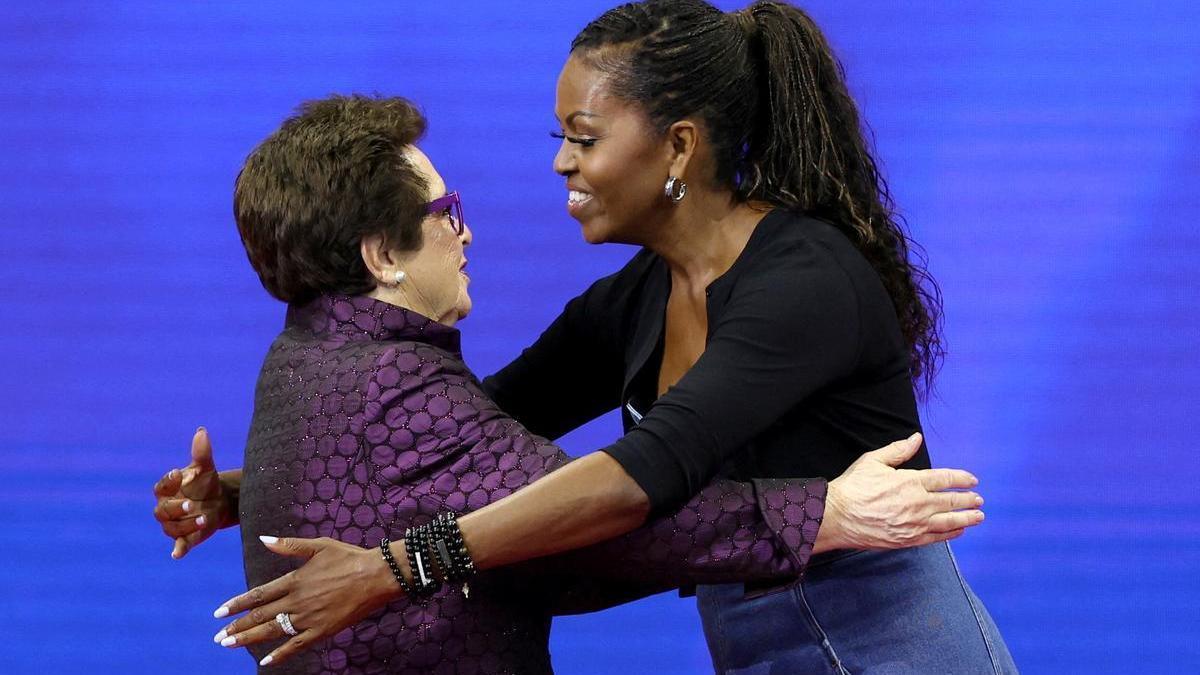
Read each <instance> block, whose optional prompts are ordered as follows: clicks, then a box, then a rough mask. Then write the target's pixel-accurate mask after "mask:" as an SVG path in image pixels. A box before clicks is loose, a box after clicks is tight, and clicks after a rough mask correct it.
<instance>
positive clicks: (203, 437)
mask: <svg viewBox="0 0 1200 675" xmlns="http://www.w3.org/2000/svg"><path fill="white" fill-rule="evenodd" d="M192 465H193V466H196V467H198V468H199V469H200V470H201V471H215V470H216V468H217V467H216V465H215V464H213V457H212V443H211V442H210V441H209V440H208V430H207V429H205V428H204V427H200V428H199V429H196V433H195V434H194V435H193V436H192Z"/></svg>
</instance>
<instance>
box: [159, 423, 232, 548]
mask: <svg viewBox="0 0 1200 675" xmlns="http://www.w3.org/2000/svg"><path fill="white" fill-rule="evenodd" d="M191 460H192V461H191V463H189V464H188V465H187V466H185V467H183V468H182V469H172V470H170V471H168V472H167V474H166V475H165V476H163V477H162V478H161V479H160V480H159V481H158V482H157V483H156V484H155V485H154V496H155V498H157V500H158V501H157V503H156V504H155V505H154V518H155V519H156V520H158V522H159V523H160V524H161V525H162V531H163V534H165V535H167V536H168V537H171V538H172V539H174V540H175V546H174V549H173V550H172V551H171V557H172V558H176V559H178V558H182V557H183V556H185V555H187V552H188V551H190V550H192V549H193V548H195V547H196V546H197V545H198V544H200V542H202V541H204V540H205V539H208V538H209V537H210V536H212V533H213V532H216V531H217V530H218V529H220V528H222V527H225V526H226V525H228V524H230V523H231V522H233V521H234V520H236V515H235V514H233V513H232V512H231V511H232V509H231V508H230V504H229V500H228V499H227V498H226V495H224V494H223V490H222V487H221V480H220V476H219V475H218V473H217V467H216V465H215V464H214V463H213V457H212V444H211V443H210V442H209V440H208V432H207V431H206V430H205V429H204V427H201V428H199V429H197V430H196V434H195V435H194V436H192V457H191Z"/></svg>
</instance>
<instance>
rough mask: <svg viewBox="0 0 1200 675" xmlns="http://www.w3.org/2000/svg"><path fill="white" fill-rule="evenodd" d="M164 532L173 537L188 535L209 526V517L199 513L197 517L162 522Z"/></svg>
mask: <svg viewBox="0 0 1200 675" xmlns="http://www.w3.org/2000/svg"><path fill="white" fill-rule="evenodd" d="M161 525H162V531H163V534H165V535H167V536H168V537H171V538H173V539H176V538H179V537H186V536H188V535H189V534H193V533H195V532H201V531H203V530H204V528H205V527H207V526H208V517H207V516H205V515H199V516H196V517H195V518H179V519H176V520H167V521H163V522H162V523H161Z"/></svg>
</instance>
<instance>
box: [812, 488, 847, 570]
mask: <svg viewBox="0 0 1200 675" xmlns="http://www.w3.org/2000/svg"><path fill="white" fill-rule="evenodd" d="M838 488H839V486H838V484H837V481H836V480H832V481H829V484H828V488H827V490H826V493H825V513H824V515H823V516H822V518H821V527H820V528H819V529H818V530H817V539H816V541H814V542H813V554H814V555H815V554H817V553H826V552H828V551H834V550H837V549H839V548H846V547H847V546H846V541H845V530H844V529H843V528H842V525H843V524H844V522H845V510H844V509H843V506H842V495H841V490H839V489H838Z"/></svg>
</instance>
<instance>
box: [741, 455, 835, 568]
mask: <svg viewBox="0 0 1200 675" xmlns="http://www.w3.org/2000/svg"><path fill="white" fill-rule="evenodd" d="M751 482H752V483H754V492H755V495H756V497H757V499H758V507H759V510H760V511H761V512H762V517H763V521H764V522H765V523H766V525H767V527H768V528H770V529H771V531H772V532H774V533H775V536H776V538H777V539H778V541H779V542H780V543H781V544H782V545H783V547H784V548H785V549H786V550H787V552H788V555H790V556H791V558H792V561H793V562H794V563H795V564H796V569H798V570H801V573H802V574H803V570H804V568H805V567H807V566H808V560H809V558H811V557H812V551H813V545H814V544H815V543H816V541H817V532H818V531H819V530H820V529H821V520H822V518H824V516H825V495H826V491H827V489H828V483H826V482H825V480H824V479H820V478H815V479H804V480H797V479H785V478H756V479H754V480H753V481H751Z"/></svg>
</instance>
